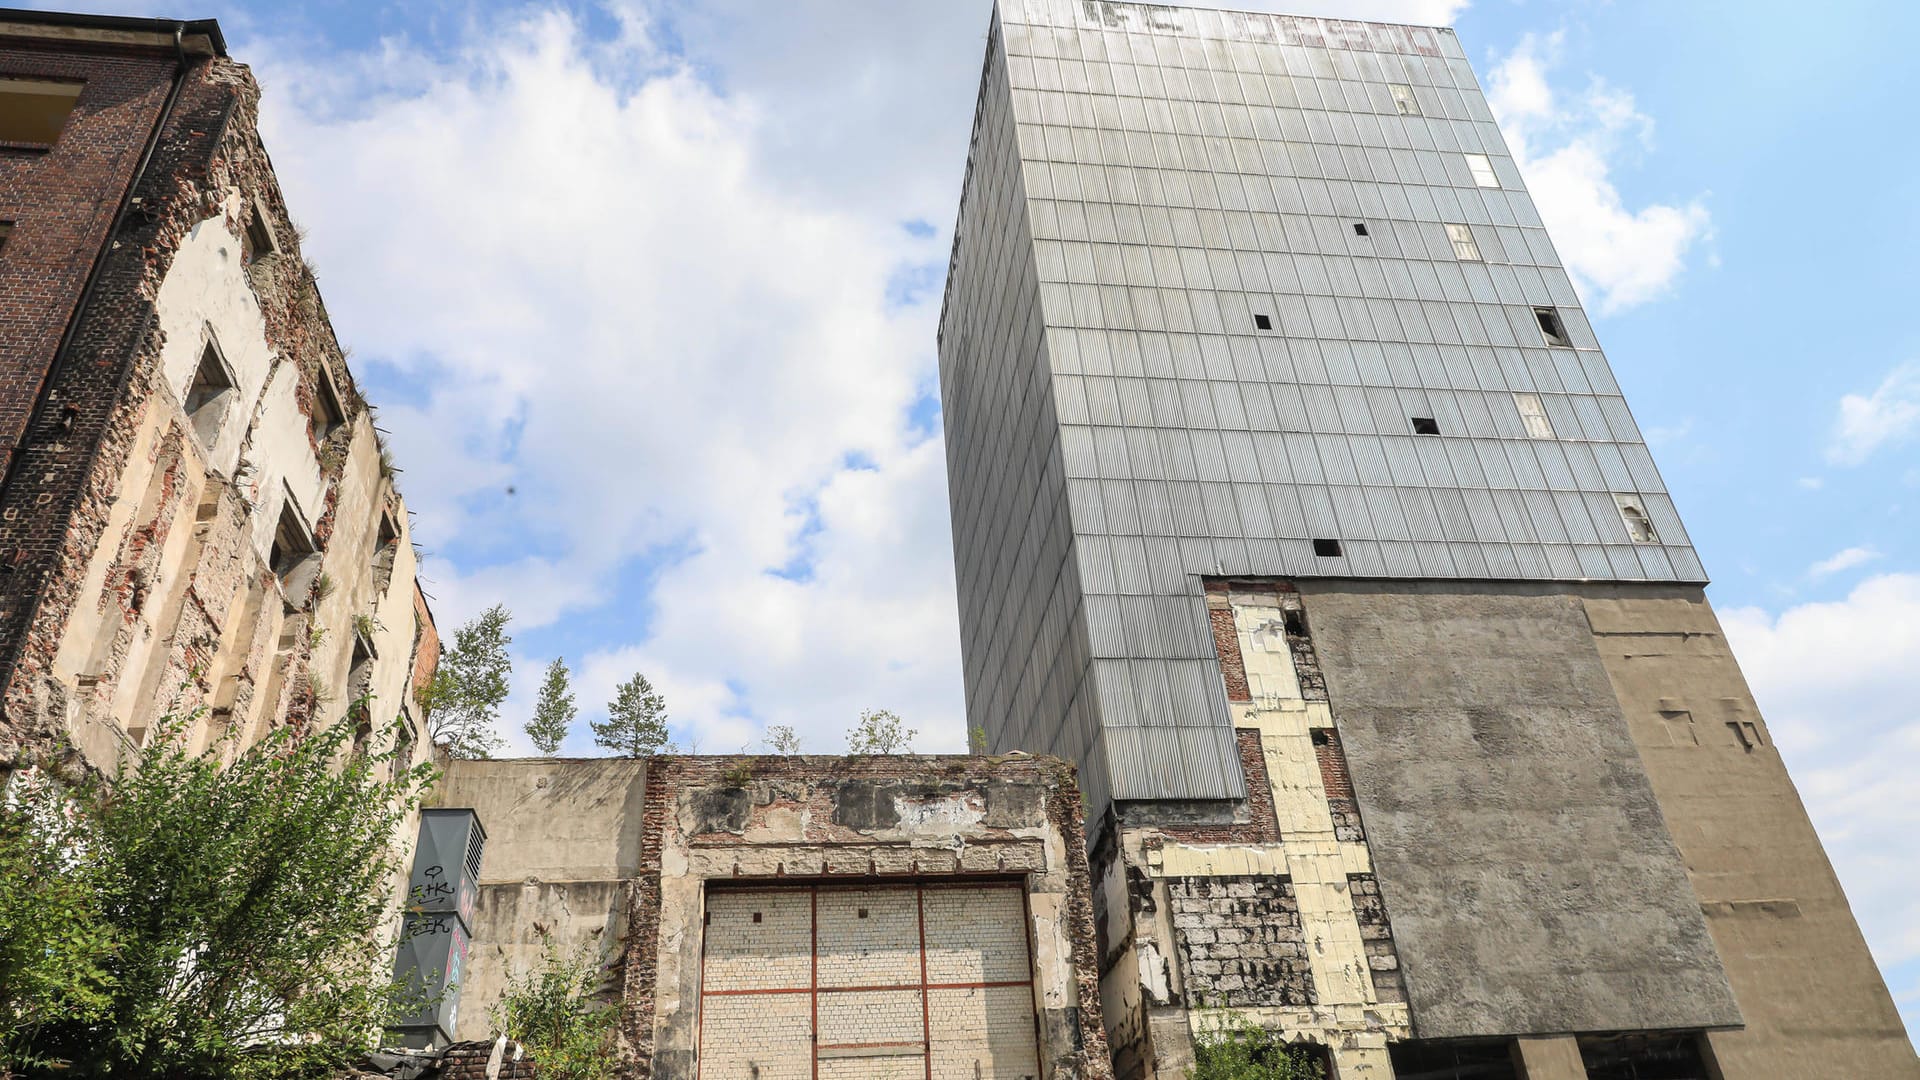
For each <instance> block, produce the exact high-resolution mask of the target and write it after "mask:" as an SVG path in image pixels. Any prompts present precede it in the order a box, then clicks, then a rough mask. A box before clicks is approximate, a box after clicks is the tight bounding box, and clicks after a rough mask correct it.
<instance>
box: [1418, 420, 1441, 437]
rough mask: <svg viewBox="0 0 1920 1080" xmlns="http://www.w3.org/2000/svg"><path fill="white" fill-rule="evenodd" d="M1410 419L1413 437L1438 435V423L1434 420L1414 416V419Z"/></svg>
mask: <svg viewBox="0 0 1920 1080" xmlns="http://www.w3.org/2000/svg"><path fill="white" fill-rule="evenodd" d="M1412 419H1413V433H1414V434H1415V435H1438V434H1440V421H1438V420H1435V419H1434V418H1433V417H1431V416H1416V417H1413V418H1412Z"/></svg>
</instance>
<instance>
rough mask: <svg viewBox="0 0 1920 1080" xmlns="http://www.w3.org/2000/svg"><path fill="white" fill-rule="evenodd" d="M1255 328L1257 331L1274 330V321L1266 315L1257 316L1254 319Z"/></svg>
mask: <svg viewBox="0 0 1920 1080" xmlns="http://www.w3.org/2000/svg"><path fill="white" fill-rule="evenodd" d="M1253 328H1254V329H1255V330H1271V329H1273V320H1272V319H1271V318H1268V317H1267V316H1265V315H1255V316H1254V317H1253Z"/></svg>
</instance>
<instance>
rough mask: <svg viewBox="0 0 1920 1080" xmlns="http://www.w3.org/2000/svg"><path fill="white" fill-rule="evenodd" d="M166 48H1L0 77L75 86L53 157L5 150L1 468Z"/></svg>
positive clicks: (63, 321)
mask: <svg viewBox="0 0 1920 1080" xmlns="http://www.w3.org/2000/svg"><path fill="white" fill-rule="evenodd" d="M173 71H174V58H173V56H172V54H171V50H169V51H167V52H164V53H163V52H159V51H153V52H142V51H136V50H130V49H121V50H111V51H107V50H98V49H90V50H85V51H80V50H72V49H61V48H57V47H51V46H44V45H43V46H38V47H21V46H20V45H19V44H17V43H16V44H12V45H8V46H6V47H0V75H7V76H19V77H25V78H34V79H52V80H61V81H65V80H79V81H83V82H84V83H85V84H86V85H85V88H84V89H82V90H81V92H80V97H79V99H78V100H77V101H76V102H75V103H74V109H73V112H72V114H71V115H69V116H68V118H67V126H66V130H64V131H63V132H61V134H60V138H59V141H57V142H56V143H54V145H53V146H52V147H51V148H48V149H27V148H18V147H10V148H0V221H9V222H12V223H13V233H12V235H11V236H9V237H8V238H7V251H6V257H5V258H4V259H0V469H4V468H5V467H6V465H7V463H8V461H9V459H10V458H11V456H12V453H13V450H14V447H15V446H17V445H18V443H19V441H20V439H21V438H22V436H23V434H24V432H25V427H26V423H27V418H28V415H29V414H30V413H31V411H32V409H33V404H34V401H35V399H36V398H37V397H38V396H39V393H40V389H41V384H42V381H43V380H44V378H45V377H46V374H47V368H48V366H49V365H51V364H52V362H53V354H54V350H55V349H56V348H57V347H58V345H59V342H60V336H61V334H62V333H63V332H64V331H65V330H66V326H67V321H68V319H69V317H70V316H71V315H72V313H73V306H74V304H75V303H76V302H77V301H78V300H79V298H80V291H81V289H82V287H83V286H84V285H85V283H86V279H87V274H88V271H89V270H91V269H92V267H93V261H94V256H95V255H97V254H98V253H99V250H100V245H101V241H102V240H103V239H104V238H105V237H106V232H107V227H108V226H109V225H110V224H111V223H112V221H113V216H114V213H115V212H116V211H117V210H118V209H119V206H120V200H121V196H122V195H123V194H124V193H125V192H126V187H127V184H128V182H129V181H130V180H131V179H132V177H133V169H134V166H135V164H136V163H138V161H139V159H140V151H141V149H142V148H143V147H144V146H145V145H146V141H147V137H148V135H149V133H150V132H151V131H152V130H153V125H154V122H155V121H156V120H158V119H159V116H160V107H161V103H162V102H163V101H164V100H165V98H166V95H167V88H168V87H169V86H170V85H171V84H172V81H173Z"/></svg>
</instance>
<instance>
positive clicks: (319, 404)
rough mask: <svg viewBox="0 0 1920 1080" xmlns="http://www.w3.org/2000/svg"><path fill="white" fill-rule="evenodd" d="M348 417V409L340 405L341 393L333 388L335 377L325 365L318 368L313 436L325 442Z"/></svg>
mask: <svg viewBox="0 0 1920 1080" xmlns="http://www.w3.org/2000/svg"><path fill="white" fill-rule="evenodd" d="M346 419H347V413H346V410H345V409H343V408H341V407H340V395H339V394H338V393H336V392H335V391H334V389H333V378H332V376H330V375H328V374H327V369H326V367H325V366H324V365H322V366H321V367H320V368H318V369H316V371H315V372H314V379H313V437H314V440H315V441H316V442H325V441H326V440H327V436H329V435H331V434H333V433H334V432H336V431H338V430H340V425H341V424H343V423H345V422H346Z"/></svg>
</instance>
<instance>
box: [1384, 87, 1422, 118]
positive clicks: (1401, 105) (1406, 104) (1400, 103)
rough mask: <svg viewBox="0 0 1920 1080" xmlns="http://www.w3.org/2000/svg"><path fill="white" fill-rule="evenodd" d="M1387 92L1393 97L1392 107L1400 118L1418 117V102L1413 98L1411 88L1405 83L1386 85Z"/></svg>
mask: <svg viewBox="0 0 1920 1080" xmlns="http://www.w3.org/2000/svg"><path fill="white" fill-rule="evenodd" d="M1387 92H1388V93H1391V94H1392V95H1393V107H1394V109H1395V110H1397V111H1398V112H1399V113H1400V115H1401V116H1419V115H1420V102H1419V101H1418V100H1417V99H1416V98H1415V97H1414V96H1413V87H1411V86H1408V85H1407V84H1406V83H1388V84H1387Z"/></svg>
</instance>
